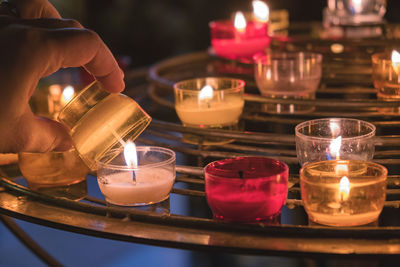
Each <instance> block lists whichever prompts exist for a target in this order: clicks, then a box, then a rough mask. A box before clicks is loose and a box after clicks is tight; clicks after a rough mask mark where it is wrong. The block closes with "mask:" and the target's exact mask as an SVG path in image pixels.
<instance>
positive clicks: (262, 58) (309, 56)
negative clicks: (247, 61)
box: [253, 51, 323, 65]
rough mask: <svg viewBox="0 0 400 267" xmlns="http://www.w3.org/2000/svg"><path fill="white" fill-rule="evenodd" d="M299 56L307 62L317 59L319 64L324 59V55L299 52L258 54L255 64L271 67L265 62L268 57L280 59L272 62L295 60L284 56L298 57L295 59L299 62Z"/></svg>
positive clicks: (254, 59) (254, 58) (254, 57)
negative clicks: (302, 56)
mask: <svg viewBox="0 0 400 267" xmlns="http://www.w3.org/2000/svg"><path fill="white" fill-rule="evenodd" d="M299 55H304V57H305V58H304V59H305V60H311V59H316V61H317V63H318V64H319V63H321V62H322V59H323V55H322V54H321V53H316V52H307V51H297V52H296V51H292V52H272V53H257V54H255V55H254V56H253V61H254V63H255V64H263V65H269V64H268V63H267V62H265V59H266V57H267V56H270V57H271V56H272V57H273V56H276V57H278V58H276V59H274V58H272V60H271V61H273V60H282V61H288V60H293V57H283V56H295V57H296V58H295V59H296V60H297V59H298V56H299Z"/></svg>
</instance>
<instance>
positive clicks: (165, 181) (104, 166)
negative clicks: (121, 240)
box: [97, 146, 176, 206]
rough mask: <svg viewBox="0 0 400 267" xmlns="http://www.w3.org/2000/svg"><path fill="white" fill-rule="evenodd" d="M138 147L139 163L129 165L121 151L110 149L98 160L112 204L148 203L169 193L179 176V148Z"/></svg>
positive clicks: (101, 182) (101, 180)
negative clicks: (177, 164)
mask: <svg viewBox="0 0 400 267" xmlns="http://www.w3.org/2000/svg"><path fill="white" fill-rule="evenodd" d="M136 151H137V166H127V164H126V162H125V157H124V153H123V152H120V151H119V153H118V151H108V152H107V153H106V154H105V156H104V157H103V158H102V159H100V161H99V162H98V163H97V164H98V168H97V181H98V184H99V187H100V190H101V192H102V193H103V195H104V196H105V199H106V201H107V202H108V203H109V204H113V205H118V206H144V205H150V204H154V203H159V202H161V201H164V200H166V199H167V198H168V197H169V194H170V192H171V189H172V186H173V185H174V182H175V176H176V174H175V161H176V160H175V152H174V151H172V150H170V149H167V148H162V147H154V146H138V147H136ZM116 153H117V156H116V157H115V154H116Z"/></svg>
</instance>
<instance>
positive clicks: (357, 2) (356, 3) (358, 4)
mask: <svg viewBox="0 0 400 267" xmlns="http://www.w3.org/2000/svg"><path fill="white" fill-rule="evenodd" d="M362 2H363V0H352V1H351V6H352V7H353V9H354V13H360V12H361V10H362Z"/></svg>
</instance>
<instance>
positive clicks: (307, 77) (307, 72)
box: [254, 52, 322, 114]
mask: <svg viewBox="0 0 400 267" xmlns="http://www.w3.org/2000/svg"><path fill="white" fill-rule="evenodd" d="M254 62H255V70H254V76H255V80H256V83H257V86H258V89H259V91H260V93H261V95H263V96H265V97H268V98H277V99H314V98H315V92H316V91H317V89H318V86H319V83H320V81H321V75H322V55H321V54H316V53H306V52H282V53H278V52H275V53H268V54H265V53H261V54H257V55H255V56H254ZM263 110H264V111H265V112H270V113H283V114H292V113H305V112H311V111H313V110H314V107H313V106H307V105H298V104H297V105H295V104H286V103H285V104H283V103H282V104H281V103H278V104H265V105H264V108H263Z"/></svg>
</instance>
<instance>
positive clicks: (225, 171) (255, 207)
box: [204, 157, 289, 223]
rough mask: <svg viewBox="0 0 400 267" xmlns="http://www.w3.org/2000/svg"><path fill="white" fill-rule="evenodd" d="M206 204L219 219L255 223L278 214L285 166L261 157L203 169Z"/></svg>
mask: <svg viewBox="0 0 400 267" xmlns="http://www.w3.org/2000/svg"><path fill="white" fill-rule="evenodd" d="M204 172H205V189H206V196H207V202H208V204H209V206H210V208H211V210H212V212H213V215H214V218H215V219H218V220H225V221H234V222H244V223H254V222H259V221H269V220H272V219H273V218H275V217H276V216H278V215H279V214H280V211H281V208H282V206H283V205H284V204H285V202H286V197H287V189H288V186H287V183H288V172H289V168H288V166H287V165H286V164H285V163H283V162H280V161H278V160H274V159H271V158H264V157H238V158H234V159H224V160H220V161H215V162H212V163H210V164H208V165H207V166H206V167H205V168H204Z"/></svg>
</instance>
